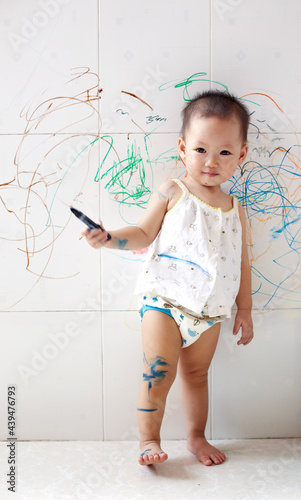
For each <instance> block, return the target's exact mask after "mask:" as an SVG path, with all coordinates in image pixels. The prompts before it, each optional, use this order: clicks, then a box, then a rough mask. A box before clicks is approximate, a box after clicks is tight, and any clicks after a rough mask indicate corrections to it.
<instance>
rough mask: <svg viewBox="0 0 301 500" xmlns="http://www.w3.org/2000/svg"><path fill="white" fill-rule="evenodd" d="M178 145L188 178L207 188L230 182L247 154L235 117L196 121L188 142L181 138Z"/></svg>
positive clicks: (195, 119)
mask: <svg viewBox="0 0 301 500" xmlns="http://www.w3.org/2000/svg"><path fill="white" fill-rule="evenodd" d="M178 146H179V153H180V157H181V159H182V160H183V162H184V164H185V165H186V168H187V174H188V176H189V177H190V178H191V180H194V181H196V182H198V183H199V184H202V185H206V186H219V185H220V184H222V183H223V182H226V181H227V180H229V179H231V177H232V175H233V174H234V173H235V170H236V167H237V165H240V164H241V163H242V162H243V161H244V159H245V157H246V155H247V152H248V146H247V145H246V144H245V145H243V144H242V138H241V128H240V123H239V121H238V120H237V118H235V117H230V118H227V119H221V118H217V117H214V116H212V117H208V118H194V119H193V120H192V121H191V123H190V126H189V129H188V131H187V133H186V138H185V141H184V139H183V138H182V137H180V139H179V143H178Z"/></svg>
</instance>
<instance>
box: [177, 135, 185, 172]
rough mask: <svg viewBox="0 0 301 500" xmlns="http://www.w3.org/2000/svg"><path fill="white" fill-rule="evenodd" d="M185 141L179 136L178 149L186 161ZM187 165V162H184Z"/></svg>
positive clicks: (182, 158)
mask: <svg viewBox="0 0 301 500" xmlns="http://www.w3.org/2000/svg"><path fill="white" fill-rule="evenodd" d="M185 149H186V148H185V141H184V139H183V137H179V139H178V151H179V156H180V158H181V160H182V162H183V163H184V160H185V158H186V153H185ZM184 165H185V163H184Z"/></svg>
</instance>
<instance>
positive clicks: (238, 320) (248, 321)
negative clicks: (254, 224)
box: [233, 205, 254, 345]
mask: <svg viewBox="0 0 301 500" xmlns="http://www.w3.org/2000/svg"><path fill="white" fill-rule="evenodd" d="M239 215H240V221H241V226H242V254H241V279H240V287H239V291H238V294H237V297H236V305H237V313H236V317H235V323H234V327H233V334H234V335H236V334H237V333H238V331H239V329H240V328H241V329H242V334H241V338H240V340H239V341H238V342H237V344H238V345H240V344H243V345H247V344H249V342H251V340H252V339H253V336H254V335H253V322H252V316H251V310H252V288H251V266H250V263H249V257H248V247H247V235H246V232H247V229H246V226H247V224H246V216H245V212H244V210H243V208H242V207H241V206H240V205H239Z"/></svg>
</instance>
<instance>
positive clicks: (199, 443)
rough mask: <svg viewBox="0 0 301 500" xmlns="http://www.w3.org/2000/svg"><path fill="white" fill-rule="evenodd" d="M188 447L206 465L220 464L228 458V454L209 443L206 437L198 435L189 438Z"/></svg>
mask: <svg viewBox="0 0 301 500" xmlns="http://www.w3.org/2000/svg"><path fill="white" fill-rule="evenodd" d="M187 448H188V450H189V451H191V453H194V454H195V455H196V457H197V459H198V460H199V461H200V462H202V463H203V464H204V465H212V464H215V465H219V464H222V463H223V462H224V461H225V460H226V455H225V454H224V453H223V452H222V451H220V450H218V449H217V448H215V447H214V446H212V445H211V444H209V443H208V441H207V440H206V439H205V438H201V437H198V438H194V439H190V440H187Z"/></svg>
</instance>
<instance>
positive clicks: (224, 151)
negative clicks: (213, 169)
mask: <svg viewBox="0 0 301 500" xmlns="http://www.w3.org/2000/svg"><path fill="white" fill-rule="evenodd" d="M230 154H231V153H230V151H227V150H226V149H223V151H221V155H230Z"/></svg>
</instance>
